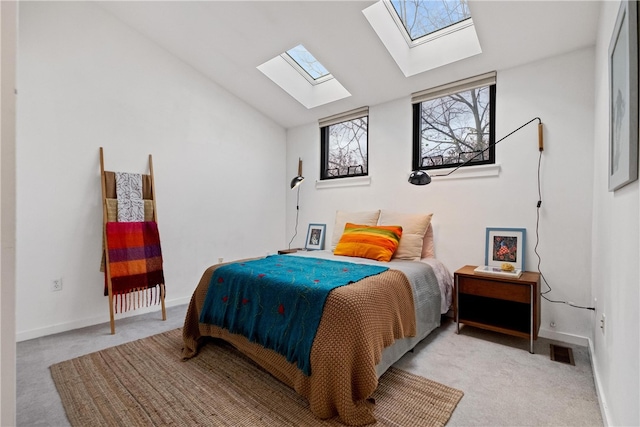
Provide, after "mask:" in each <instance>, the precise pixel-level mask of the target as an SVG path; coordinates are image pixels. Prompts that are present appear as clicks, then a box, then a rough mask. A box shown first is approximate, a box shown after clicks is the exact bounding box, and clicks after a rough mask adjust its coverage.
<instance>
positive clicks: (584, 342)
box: [538, 329, 589, 347]
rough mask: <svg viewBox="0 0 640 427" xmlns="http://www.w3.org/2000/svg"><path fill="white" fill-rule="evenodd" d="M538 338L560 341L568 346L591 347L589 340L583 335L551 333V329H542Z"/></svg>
mask: <svg viewBox="0 0 640 427" xmlns="http://www.w3.org/2000/svg"><path fill="white" fill-rule="evenodd" d="M538 336H539V337H542V338H547V339H550V340H554V341H560V342H564V343H568V344H575V345H579V346H582V347H587V346H588V345H589V338H587V337H583V336H581V335H574V334H567V333H565V332H557V331H551V330H549V329H540V331H539V332H538Z"/></svg>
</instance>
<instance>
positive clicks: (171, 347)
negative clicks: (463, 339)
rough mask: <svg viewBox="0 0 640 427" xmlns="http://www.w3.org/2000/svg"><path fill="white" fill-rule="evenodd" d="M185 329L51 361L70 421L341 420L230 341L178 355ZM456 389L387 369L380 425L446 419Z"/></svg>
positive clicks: (379, 393)
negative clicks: (325, 416) (324, 414)
mask: <svg viewBox="0 0 640 427" xmlns="http://www.w3.org/2000/svg"><path fill="white" fill-rule="evenodd" d="M181 348H182V330H181V329H180V328H178V329H175V330H173V331H169V332H165V333H162V334H158V335H154V336H151V337H148V338H143V339H141V340H138V341H134V342H130V343H127V344H122V345H119V346H116V347H112V348H108V349H106V350H102V351H98V352H96V353H91V354H88V355H85V356H81V357H78V358H76V359H72V360H68V361H65V362H61V363H57V364H55V365H52V366H51V368H50V369H51V375H52V377H53V380H54V382H55V384H56V387H57V389H58V392H59V393H60V397H61V399H62V403H63V405H64V408H65V411H66V413H67V417H68V418H69V422H70V423H71V425H73V426H82V427H85V426H169V425H173V426H341V425H342V424H341V423H340V422H339V421H338V420H337V418H334V419H331V420H320V419H318V418H316V417H315V416H314V415H313V414H312V413H311V412H310V411H309V409H308V404H307V402H306V400H305V399H304V398H302V397H300V396H299V395H298V394H297V393H296V392H295V391H294V390H293V389H291V388H289V387H287V386H286V385H284V384H282V383H281V382H279V381H278V380H276V379H275V378H274V377H272V376H271V375H270V374H268V373H267V372H266V371H264V370H262V369H261V368H259V367H258V366H257V365H256V364H254V363H253V362H252V361H251V360H250V359H248V358H246V357H245V356H243V355H242V354H240V353H239V352H238V351H237V350H235V348H233V347H232V346H230V345H228V344H226V343H223V342H221V341H214V342H211V343H208V344H207V345H205V346H203V348H202V350H201V351H200V353H199V355H198V356H196V357H194V358H192V359H190V360H188V361H186V362H183V361H181V360H180V356H181ZM462 395H463V393H462V392H461V391H459V390H456V389H453V388H450V387H447V386H444V385H442V384H438V383H436V382H434V381H430V380H428V379H426V378H423V377H419V376H416V375H412V374H410V373H408V372H405V371H402V370H399V369H394V368H391V369H390V370H389V371H387V373H385V374H384V375H383V376H382V377H381V379H380V383H379V386H378V389H377V390H376V392H375V394H374V395H373V398H374V399H375V402H376V405H375V412H374V414H375V416H376V418H377V420H378V422H377V423H376V424H375V425H378V426H443V425H445V424H446V423H447V421H448V420H449V418H450V417H451V413H452V412H453V410H454V409H455V407H456V405H457V404H458V402H459V401H460V399H461V398H462Z"/></svg>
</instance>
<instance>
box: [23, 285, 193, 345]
mask: <svg viewBox="0 0 640 427" xmlns="http://www.w3.org/2000/svg"><path fill="white" fill-rule="evenodd" d="M190 300H191V297H190V296H189V297H184V298H175V299H171V300H170V299H166V300H165V306H166V307H167V308H168V307H175V306H177V305H183V304H188V303H189V301H190ZM107 311H108V310H107V309H105V314H106V315H107V316H106V318H107V322H109V316H108V313H106V312H107ZM156 311H160V306H157V305H154V306H151V307H143V308H139V309H137V310H130V311H128V312H126V313H121V314H118V315H117V317H116V322H117V320H118V319H124V318H127V317H131V316H139V315H141V314H147V313H153V312H156ZM102 323H105V315H102V316H96V317H90V318H86V319H78V320H73V321H71V322H65V323H58V324H56V325H49V326H47V327H44V328H36V329H31V330H28V331H22V332H17V333H16V342H21V341H27V340H32V339H35V338H40V337H44V336H47V335H53V334H59V333H61V332H67V331H72V330H74V329H80V328H86V327H87V326H94V325H99V324H102Z"/></svg>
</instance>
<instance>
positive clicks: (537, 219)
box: [534, 151, 596, 311]
mask: <svg viewBox="0 0 640 427" xmlns="http://www.w3.org/2000/svg"><path fill="white" fill-rule="evenodd" d="M541 162H542V151H540V156H539V157H538V203H537V204H536V245H535V247H534V252H535V254H536V256H537V257H538V273H540V277H541V278H542V281H543V282H544V284H545V285H546V286H547V288H548V289H547V290H546V291H544V292H540V296H541V297H542V298H544V299H546V300H547V301H549V302H552V303H555V304H566V305H569V306H571V307H575V308H581V309H584V310H594V311H595V309H596V308H595V307H585V306H581V305H577V304H574V303H572V302H571V301H557V300H552V299H550V298H548V297H547V296H546V294H548V293H549V292H551V291H552V289H551V285H549V282H547V279H546V277H544V274H542V270H541V269H540V264H541V263H542V258H541V257H540V254H539V253H538V245H539V244H540V207H541V206H542V190H541V186H540V164H541Z"/></svg>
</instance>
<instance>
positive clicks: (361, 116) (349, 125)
mask: <svg viewBox="0 0 640 427" xmlns="http://www.w3.org/2000/svg"><path fill="white" fill-rule="evenodd" d="M319 124H320V145H321V152H320V171H321V172H320V179H321V180H322V179H334V178H346V177H352V176H366V175H368V174H369V167H368V163H369V155H368V132H367V130H368V125H369V108H368V107H364V108H359V109H357V110H352V111H348V112H346V113H342V114H338V115H336V116H331V117H327V118H326V119H322V120H320V123H319Z"/></svg>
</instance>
